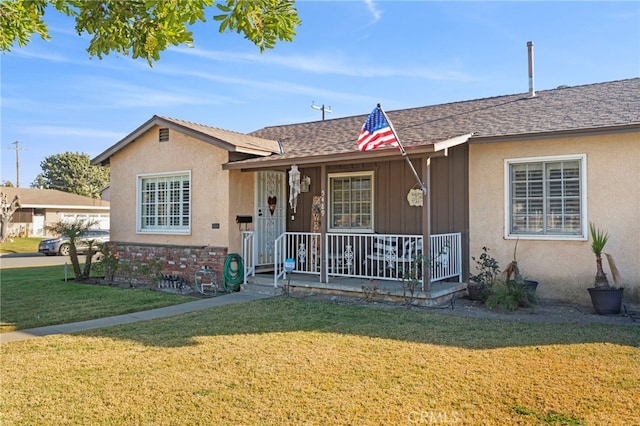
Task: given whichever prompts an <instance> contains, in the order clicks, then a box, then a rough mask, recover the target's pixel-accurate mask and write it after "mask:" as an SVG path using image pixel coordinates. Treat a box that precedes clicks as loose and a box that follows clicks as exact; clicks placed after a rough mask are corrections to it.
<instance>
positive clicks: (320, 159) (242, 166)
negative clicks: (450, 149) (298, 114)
mask: <svg viewBox="0 0 640 426" xmlns="http://www.w3.org/2000/svg"><path fill="white" fill-rule="evenodd" d="M429 146H432V145H429ZM362 154H363V153H359V152H358V153H348V154H331V155H318V156H313V157H291V158H279V159H274V160H264V161H255V162H241V161H238V162H229V163H225V164H223V165H222V169H223V170H242V171H249V170H270V169H274V168H278V167H290V166H291V165H292V164H297V165H298V166H313V165H318V164H332V165H339V164H355V163H370V162H372V161H387V160H394V159H396V160H402V159H403V157H402V155H401V154H400V152H399V151H397V150H395V149H393V150H391V149H389V150H384V151H367V152H366V154H365V155H362ZM425 154H427V157H430V158H436V157H443V156H445V152H444V151H440V152H434V151H433V150H431V149H429V150H424V149H420V150H409V149H407V155H408V156H409V157H414V158H415V157H418V156H420V155H425Z"/></svg>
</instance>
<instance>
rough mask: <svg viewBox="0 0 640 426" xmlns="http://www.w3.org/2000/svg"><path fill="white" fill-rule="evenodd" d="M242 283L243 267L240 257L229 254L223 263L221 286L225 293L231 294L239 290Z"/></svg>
mask: <svg viewBox="0 0 640 426" xmlns="http://www.w3.org/2000/svg"><path fill="white" fill-rule="evenodd" d="M243 282H244V266H243V263H242V256H240V255H239V254H237V253H231V254H230V255H228V256H227V259H226V260H225V261H224V273H223V283H222V284H223V285H224V289H225V291H227V292H229V293H232V292H235V291H238V290H240V284H242V283H243Z"/></svg>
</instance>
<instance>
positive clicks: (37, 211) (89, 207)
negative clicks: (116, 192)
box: [0, 187, 109, 237]
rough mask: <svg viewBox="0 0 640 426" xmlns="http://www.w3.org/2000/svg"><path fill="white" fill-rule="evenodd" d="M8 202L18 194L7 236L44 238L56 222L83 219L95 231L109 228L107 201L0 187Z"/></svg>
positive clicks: (62, 193) (49, 191)
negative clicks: (17, 207) (18, 203)
mask: <svg viewBox="0 0 640 426" xmlns="http://www.w3.org/2000/svg"><path fill="white" fill-rule="evenodd" d="M0 191H2V192H4V193H5V194H7V200H8V201H11V200H13V198H14V197H15V196H16V195H18V197H20V208H19V209H18V210H16V212H15V213H14V214H13V218H12V220H11V222H10V223H9V236H20V237H45V236H51V235H52V234H51V233H50V232H49V231H48V229H47V227H48V226H50V225H52V224H54V223H56V222H58V221H60V220H75V219H87V220H91V221H94V222H96V226H95V228H100V229H109V202H107V201H104V200H96V199H94V198H90V197H83V196H81V195H76V194H70V193H68V192H62V191H57V190H54V189H35V188H14V187H0Z"/></svg>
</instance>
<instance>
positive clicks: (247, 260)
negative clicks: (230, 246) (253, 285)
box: [242, 231, 256, 284]
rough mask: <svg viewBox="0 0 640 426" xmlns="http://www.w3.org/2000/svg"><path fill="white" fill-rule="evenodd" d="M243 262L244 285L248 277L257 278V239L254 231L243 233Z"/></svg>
mask: <svg viewBox="0 0 640 426" xmlns="http://www.w3.org/2000/svg"><path fill="white" fill-rule="evenodd" d="M242 261H243V263H244V283H245V284H246V283H247V277H249V275H251V276H252V277H255V276H256V254H255V238H254V234H253V231H242Z"/></svg>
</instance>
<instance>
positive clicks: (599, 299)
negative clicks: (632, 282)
mask: <svg viewBox="0 0 640 426" xmlns="http://www.w3.org/2000/svg"><path fill="white" fill-rule="evenodd" d="M589 231H590V233H591V251H592V252H593V254H594V255H595V256H596V278H595V283H594V285H593V287H591V288H588V289H587V290H588V291H589V295H590V296H591V303H592V304H593V309H594V310H595V311H596V313H598V314H600V315H617V314H619V313H620V308H621V307H622V293H623V291H624V287H619V286H618V282H619V280H620V274H619V273H618V268H616V265H615V263H614V261H613V257H612V256H611V255H609V254H607V253H604V254H605V256H606V257H607V262H608V263H609V269H610V270H611V276H612V278H613V281H614V284H615V285H614V286H612V285H611V284H609V280H608V279H607V275H606V274H605V272H604V269H603V268H602V254H603V250H604V247H605V246H606V245H607V241H608V240H609V234H607V233H606V232H604V231H602V230H600V229H598V228H596V227H595V225H594V224H593V223H591V224H589Z"/></svg>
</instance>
